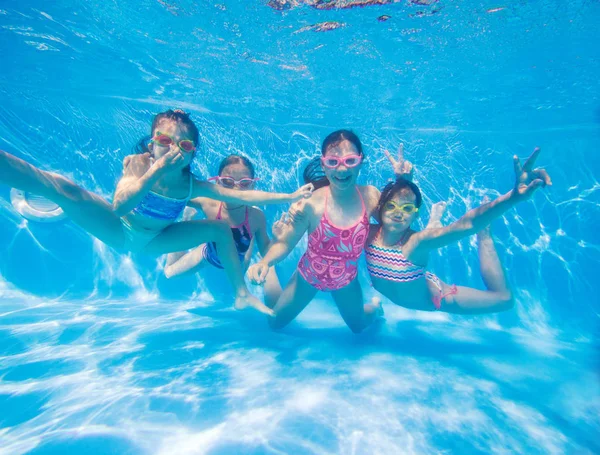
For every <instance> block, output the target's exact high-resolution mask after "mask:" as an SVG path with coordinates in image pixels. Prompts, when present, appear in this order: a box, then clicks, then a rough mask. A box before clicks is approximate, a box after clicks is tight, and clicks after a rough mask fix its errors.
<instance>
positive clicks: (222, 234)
mask: <svg viewBox="0 0 600 455" xmlns="http://www.w3.org/2000/svg"><path fill="white" fill-rule="evenodd" d="M212 229H213V236H214V238H215V240H214V242H215V243H216V244H217V245H218V244H219V243H231V242H233V236H232V235H231V228H230V227H229V225H228V224H227V223H226V222H225V221H221V220H214V222H213V225H212Z"/></svg>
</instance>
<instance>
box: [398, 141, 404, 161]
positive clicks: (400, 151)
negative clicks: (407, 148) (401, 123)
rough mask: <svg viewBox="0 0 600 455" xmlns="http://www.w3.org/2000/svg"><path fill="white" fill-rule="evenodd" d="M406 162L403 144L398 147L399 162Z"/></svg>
mask: <svg viewBox="0 0 600 455" xmlns="http://www.w3.org/2000/svg"><path fill="white" fill-rule="evenodd" d="M403 161H404V144H403V143H402V142H401V143H400V145H399V146H398V162H400V163H401V162H403Z"/></svg>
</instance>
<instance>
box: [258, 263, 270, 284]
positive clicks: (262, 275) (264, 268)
mask: <svg viewBox="0 0 600 455" xmlns="http://www.w3.org/2000/svg"><path fill="white" fill-rule="evenodd" d="M268 273H269V267H268V266H266V265H261V268H260V273H259V275H258V278H259V280H260V282H261V283H264V282H265V280H266V279H267V274H268Z"/></svg>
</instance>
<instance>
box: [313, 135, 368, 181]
mask: <svg viewBox="0 0 600 455" xmlns="http://www.w3.org/2000/svg"><path fill="white" fill-rule="evenodd" d="M358 154H359V153H358V150H357V149H356V147H355V146H354V144H353V143H352V142H350V141H347V140H343V141H342V142H340V143H339V144H337V145H334V146H331V147H329V148H328V149H327V152H326V153H325V155H324V157H323V158H329V157H336V158H341V159H343V158H346V157H349V156H350V155H358ZM321 167H322V168H323V171H324V172H325V175H326V176H327V178H328V179H329V182H330V184H331V186H334V187H336V188H339V189H346V188H353V187H354V185H355V184H356V179H357V178H358V174H359V173H360V168H361V167H362V161H361V162H360V164H358V165H357V166H354V167H349V166H347V165H346V163H344V162H343V161H342V162H341V163H340V165H339V166H338V167H336V168H335V169H331V168H329V167H327V166H324V165H323V163H321Z"/></svg>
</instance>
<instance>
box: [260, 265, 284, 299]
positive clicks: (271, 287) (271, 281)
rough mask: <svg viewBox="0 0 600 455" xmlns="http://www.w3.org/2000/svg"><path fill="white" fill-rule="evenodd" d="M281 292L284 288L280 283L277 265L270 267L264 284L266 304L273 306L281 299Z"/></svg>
mask: <svg viewBox="0 0 600 455" xmlns="http://www.w3.org/2000/svg"><path fill="white" fill-rule="evenodd" d="M281 292H282V290H281V284H280V283H279V277H278V276H277V272H276V271H275V267H271V268H270V269H269V273H267V278H266V280H265V286H264V295H265V304H266V305H267V306H268V307H269V308H273V307H274V306H275V304H276V303H277V301H278V300H279V297H281Z"/></svg>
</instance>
